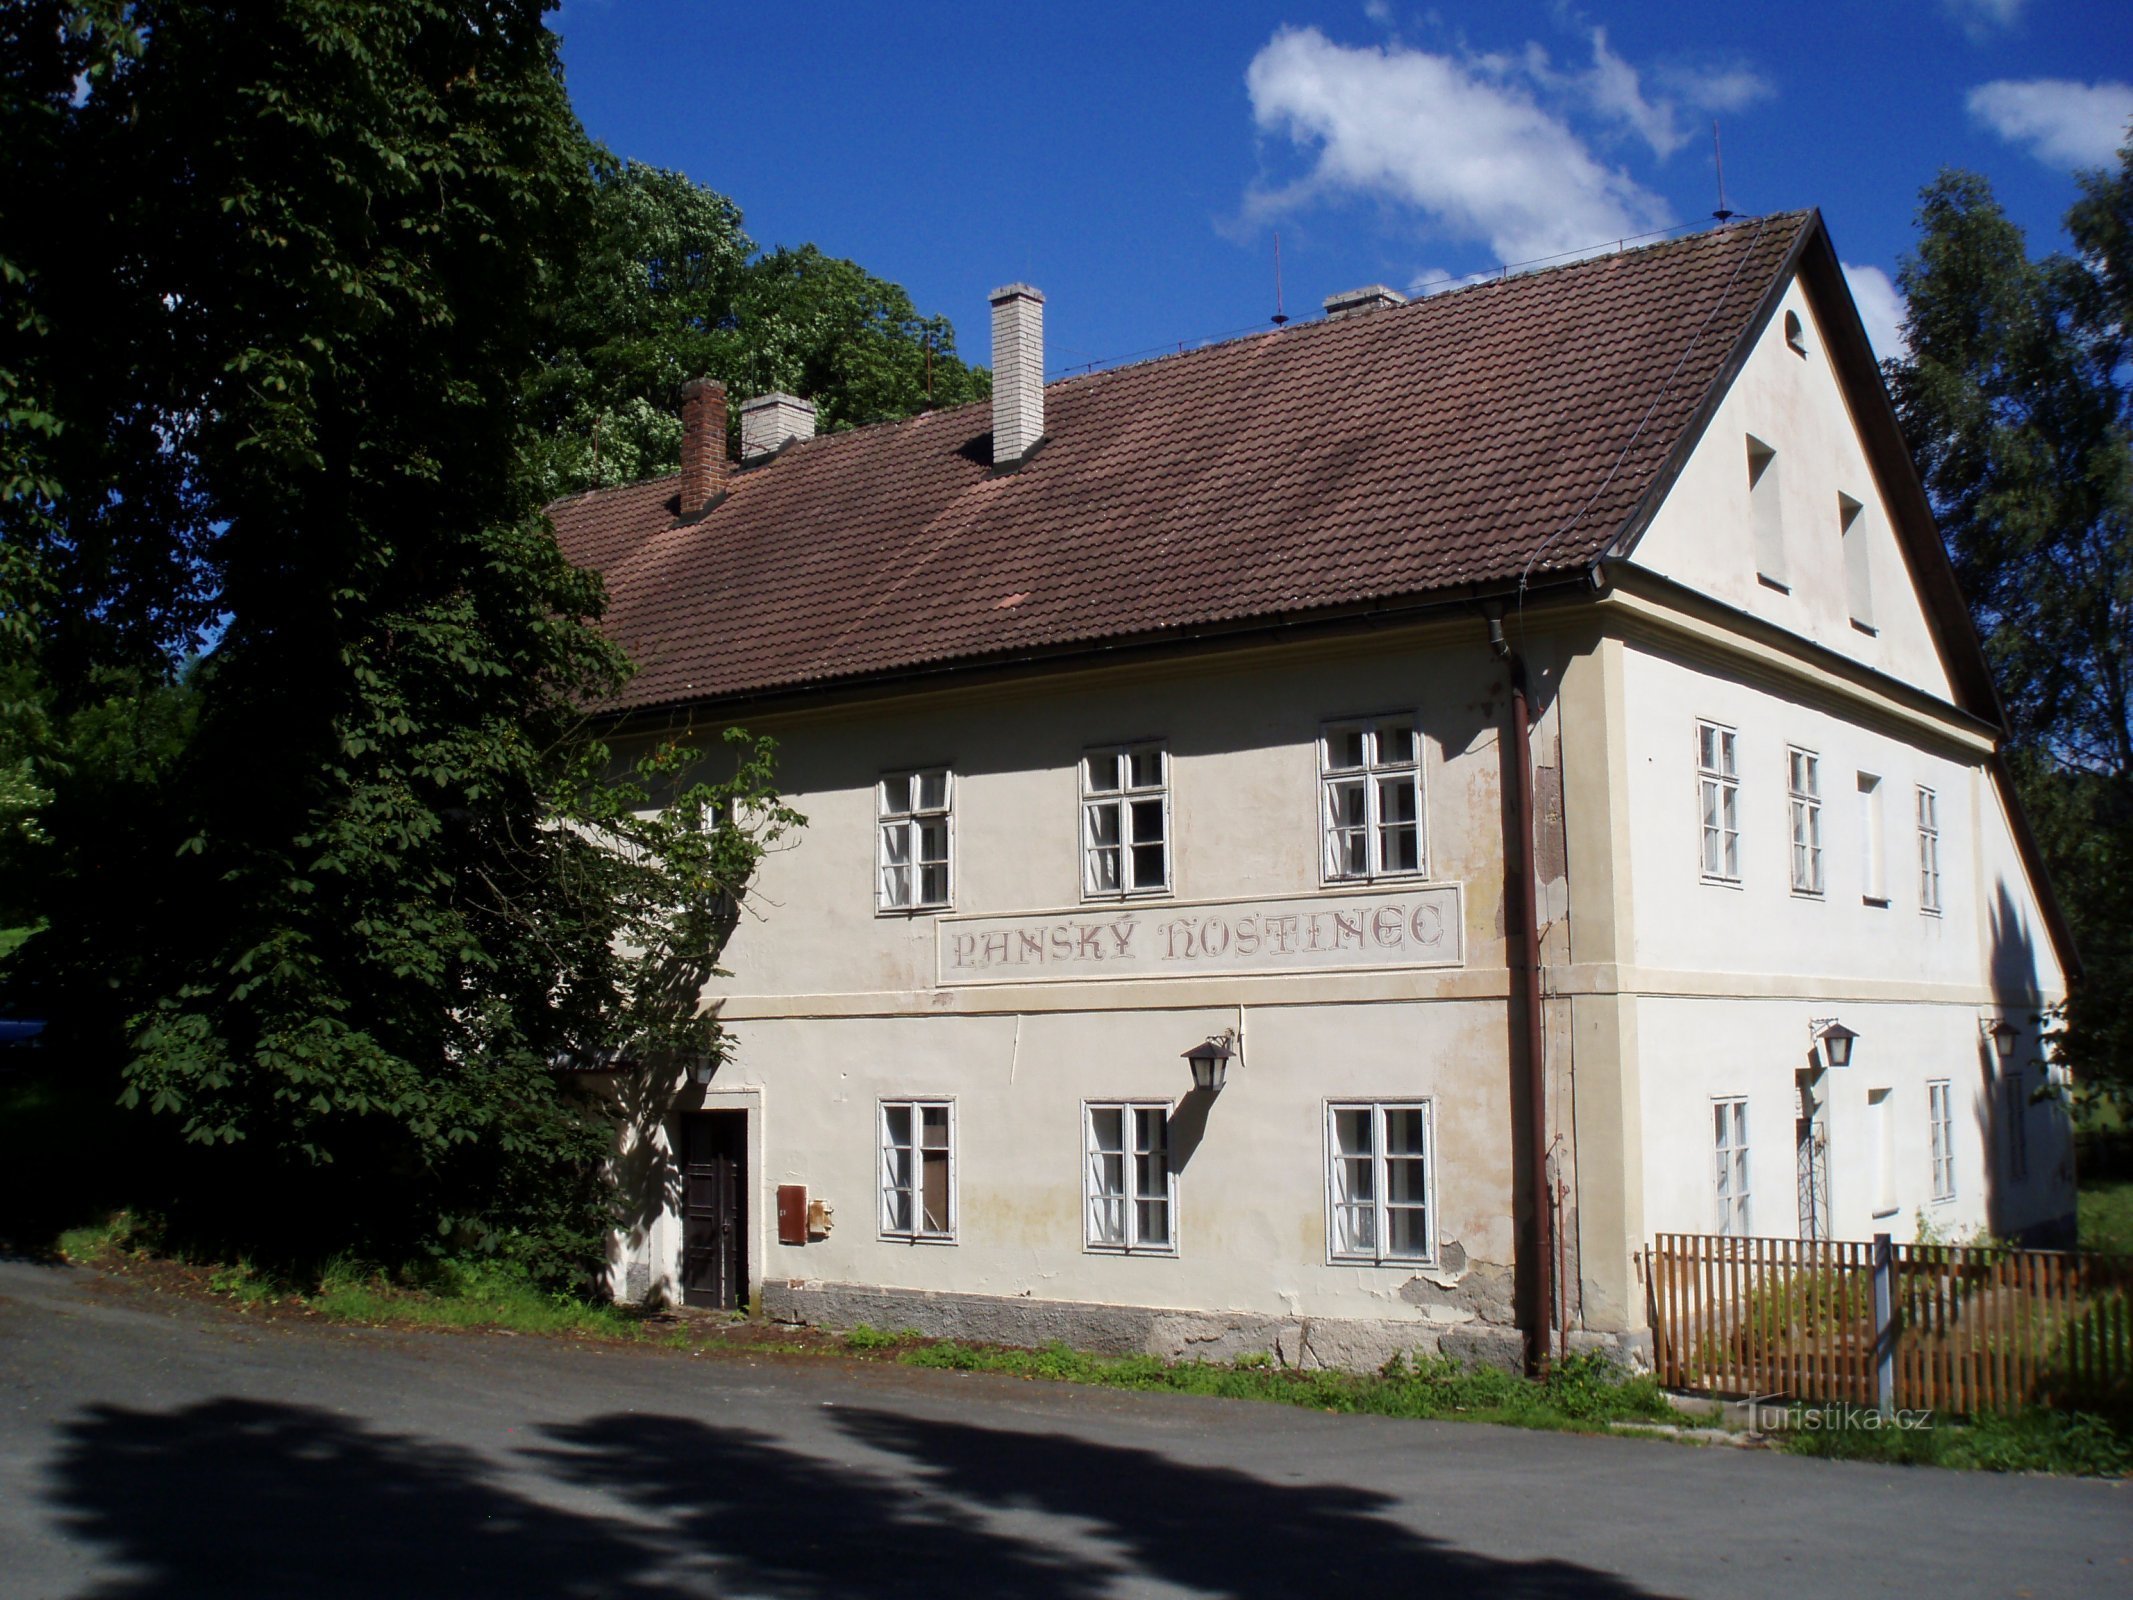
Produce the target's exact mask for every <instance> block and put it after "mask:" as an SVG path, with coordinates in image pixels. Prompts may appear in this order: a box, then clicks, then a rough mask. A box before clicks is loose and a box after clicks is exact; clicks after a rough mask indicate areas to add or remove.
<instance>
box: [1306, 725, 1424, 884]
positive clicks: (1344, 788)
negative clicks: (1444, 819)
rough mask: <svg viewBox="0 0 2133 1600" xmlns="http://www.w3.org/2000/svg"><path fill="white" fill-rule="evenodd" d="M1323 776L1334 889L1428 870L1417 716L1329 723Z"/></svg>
mask: <svg viewBox="0 0 2133 1600" xmlns="http://www.w3.org/2000/svg"><path fill="white" fill-rule="evenodd" d="M1318 773H1319V780H1318V781H1319V820H1320V825H1321V826H1322V828H1323V829H1324V832H1325V851H1324V855H1323V862H1322V865H1323V869H1324V872H1325V877H1326V881H1327V882H1328V883H1334V882H1353V881H1358V880H1368V879H1371V878H1387V877H1413V876H1415V875H1417V874H1419V873H1420V872H1421V871H1422V870H1423V866H1424V863H1425V860H1426V851H1425V849H1424V837H1423V828H1422V741H1421V738H1420V737H1419V735H1418V734H1417V732H1416V719H1415V718H1414V716H1413V715H1412V714H1411V713H1405V712H1402V713H1399V714H1396V715H1392V716H1382V717H1350V718H1346V719H1344V720H1342V721H1338V722H1329V723H1327V724H1326V725H1325V726H1324V727H1323V728H1322V729H1321V730H1320V731H1319V736H1318Z"/></svg>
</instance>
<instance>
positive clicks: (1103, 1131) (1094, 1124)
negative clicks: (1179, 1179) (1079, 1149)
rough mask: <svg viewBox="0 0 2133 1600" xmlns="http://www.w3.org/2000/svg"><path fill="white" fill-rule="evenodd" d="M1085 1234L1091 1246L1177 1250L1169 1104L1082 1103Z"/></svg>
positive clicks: (1160, 1251) (1135, 1250) (1132, 1250)
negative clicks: (1085, 1201)
mask: <svg viewBox="0 0 2133 1600" xmlns="http://www.w3.org/2000/svg"><path fill="white" fill-rule="evenodd" d="M1082 1133H1083V1148H1084V1152H1085V1156H1086V1159H1085V1161H1084V1163H1083V1167H1082V1184H1083V1189H1084V1192H1085V1195H1086V1199H1087V1206H1086V1208H1085V1214H1086V1217H1087V1228H1086V1233H1085V1238H1086V1240H1087V1243H1088V1246H1089V1248H1090V1249H1091V1250H1118V1251H1125V1252H1127V1253H1139V1252H1143V1251H1145V1252H1148V1253H1150V1254H1162V1255H1169V1254H1172V1253H1174V1252H1175V1251H1176V1250H1177V1233H1176V1231H1175V1226H1174V1223H1173V1218H1174V1216H1175V1214H1176V1211H1177V1190H1176V1179H1175V1177H1174V1175H1173V1174H1172V1172H1171V1170H1170V1108H1169V1107H1168V1106H1167V1105H1133V1104H1130V1103H1114V1104H1094V1103H1092V1104H1089V1105H1085V1106H1084V1107H1083V1108H1082Z"/></svg>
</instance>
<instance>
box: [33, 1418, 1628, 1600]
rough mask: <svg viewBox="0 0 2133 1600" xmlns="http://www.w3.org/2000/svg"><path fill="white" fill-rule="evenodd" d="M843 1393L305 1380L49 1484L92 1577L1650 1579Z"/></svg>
mask: <svg viewBox="0 0 2133 1600" xmlns="http://www.w3.org/2000/svg"><path fill="white" fill-rule="evenodd" d="M832 1417H833V1420H834V1421H835V1422H836V1424H837V1427H836V1429H835V1431H834V1432H832V1433H831V1434H830V1435H829V1441H830V1442H829V1446H828V1448H829V1454H828V1455H820V1454H814V1453H810V1452H808V1451H805V1450H801V1449H796V1448H794V1447H793V1446H792V1445H790V1444H788V1443H785V1442H781V1441H780V1440H778V1439H774V1438H772V1437H770V1436H769V1435H767V1434H764V1433H760V1432H756V1431H752V1430H747V1429H739V1428H721V1427H714V1426H710V1425H707V1424H705V1423H702V1422H698V1421H694V1420H689V1419H685V1418H676V1417H659V1416H647V1415H643V1414H617V1415H608V1416H600V1417H594V1418H591V1419H588V1420H586V1421H582V1422H576V1423H570V1424H560V1425H552V1426H550V1427H548V1428H546V1429H544V1430H542V1432H543V1434H544V1435H545V1437H546V1438H547V1440H548V1441H549V1442H548V1443H547V1444H546V1445H544V1446H541V1447H538V1448H532V1449H524V1450H510V1449H509V1448H508V1441H503V1440H501V1439H500V1440H499V1443H500V1444H505V1445H506V1446H507V1448H506V1450H505V1452H504V1453H503V1454H502V1455H501V1456H499V1457H491V1456H488V1455H485V1454H482V1453H477V1452H475V1451H472V1450H468V1449H464V1448H461V1447H459V1446H457V1445H452V1444H447V1443H443V1442H439V1441H436V1440H431V1439H426V1438H423V1437H421V1436H419V1435H416V1434H408V1433H390V1432H386V1431H383V1430H379V1429H373V1428H369V1427H365V1426H363V1425H361V1424H360V1423H356V1422H352V1421H350V1420H349V1419H348V1418H345V1417H341V1416H336V1415H332V1414H330V1413H327V1412H324V1411H320V1410H316V1409H313V1408H310V1407H302V1406H288V1405H275V1404H267V1403H262V1402H257V1401H250V1400H234V1399H223V1400H213V1401H207V1402H203V1403H200V1404H197V1405H193V1406H188V1407H185V1408H183V1409H179V1410H174V1411H167V1412H154V1411H137V1410H127V1409H124V1408H121V1407H116V1406H100V1407H95V1408H92V1409H89V1410H87V1411H85V1412H83V1413H82V1414H81V1415H80V1416H79V1417H78V1418H77V1419H76V1420H75V1422H74V1423H73V1424H72V1425H71V1426H70V1427H69V1429H68V1431H67V1433H66V1436H65V1438H64V1440H63V1444H62V1448H61V1452H60V1455H59V1457H58V1460H57V1463H56V1470H55V1473H54V1477H53V1480H52V1483H51V1486H50V1488H49V1491H48V1494H49V1498H50V1499H51V1500H52V1501H54V1502H56V1503H57V1505H58V1506H59V1507H60V1508H61V1511H62V1514H63V1517H64V1523H63V1525H64V1527H65V1528H66V1530H67V1531H68V1532H69V1533H70V1534H71V1535H72V1536H73V1537H74V1538H75V1539H76V1540H78V1541H80V1542H81V1543H84V1544H86V1545H88V1546H91V1547H92V1549H93V1553H94V1555H95V1556H96V1557H97V1558H99V1562H100V1564H101V1565H104V1566H105V1567H106V1568H107V1570H110V1571H112V1572H114V1573H115V1574H117V1575H116V1576H113V1577H112V1578H111V1579H109V1580H108V1581H107V1582H105V1583H104V1584H103V1585H102V1586H101V1587H99V1588H97V1589H95V1590H93V1591H92V1592H93V1593H95V1594H97V1595H100V1596H103V1597H106V1600H141V1597H146V1596H175V1595H194V1594H200V1595H207V1594H212V1595H217V1596H227V1597H232V1600H236V1597H244V1596H252V1595H269V1594H271V1595H286V1594H294V1593H302V1594H305V1595H309V1596H324V1597H327V1600H338V1597H341V1596H351V1597H352V1596H356V1595H363V1596H370V1595H383V1594H399V1595H453V1596H469V1597H478V1596H488V1595H506V1594H508V1595H511V1596H514V1597H523V1596H527V1595H543V1596H548V1595H554V1596H563V1597H579V1596H586V1597H590V1596H612V1597H615V1600H637V1597H649V1596H653V1595H661V1596H673V1595H677V1594H704V1595H725V1594H750V1595H767V1596H775V1597H779V1600H828V1597H831V1596H836V1597H845V1596H882V1597H904V1596H910V1597H914V1600H915V1597H918V1596H925V1597H927V1600H934V1597H938V1596H942V1595H957V1594H969V1595H975V1596H986V1597H994V1596H997V1597H1002V1600H1097V1597H1099V1596H1104V1595H1109V1594H1113V1593H1116V1592H1118V1591H1119V1590H1120V1588H1122V1587H1124V1586H1126V1585H1128V1584H1130V1583H1131V1581H1132V1580H1134V1579H1140V1580H1143V1581H1145V1580H1147V1579H1158V1580H1161V1581H1163V1582H1165V1583H1167V1584H1169V1585H1172V1586H1175V1587H1176V1588H1178V1589H1180V1590H1182V1591H1185V1592H1188V1593H1194V1594H1205V1595H1221V1596H1232V1597H1236V1600H1275V1597H1277V1596H1278V1597H1280V1600H1293V1597H1295V1596H1298V1595H1313V1594H1325V1593H1335V1592H1347V1591H1351V1590H1353V1591H1358V1592H1361V1591H1363V1590H1364V1588H1365V1586H1369V1587H1372V1588H1374V1587H1377V1586H1378V1585H1379V1584H1382V1583H1385V1582H1397V1583H1398V1584H1399V1586H1400V1587H1401V1589H1402V1590H1404V1591H1409V1592H1415V1593H1420V1594H1426V1595H1428V1596H1430V1597H1431V1600H1464V1597H1468V1596H1473V1597H1480V1596H1484V1595H1486V1596H1491V1597H1504V1600H1586V1597H1591V1600H1640V1597H1642V1596H1643V1595H1644V1593H1645V1592H1644V1591H1642V1590H1639V1589H1637V1588H1635V1587H1633V1586H1631V1585H1629V1584H1627V1583H1624V1582H1622V1581H1620V1580H1618V1579H1616V1578H1613V1577H1611V1576H1609V1575H1607V1574H1604V1573H1599V1572H1594V1571H1591V1570H1589V1569H1586V1568H1583V1567H1578V1566H1575V1565H1571V1564H1568V1563H1564V1562H1554V1561H1541V1562H1518V1561H1503V1560H1498V1559H1495V1558H1492V1557H1487V1556H1482V1555H1477V1554H1475V1553H1473V1552H1470V1551H1466V1550H1462V1549H1460V1548H1458V1547H1457V1546H1455V1545H1453V1544H1450V1543H1448V1542H1446V1541H1443V1540H1439V1539H1435V1538H1432V1537H1428V1536H1425V1535H1423V1534H1420V1533H1417V1532H1415V1531H1414V1530H1412V1529H1411V1528H1408V1527H1406V1526H1403V1525H1402V1523H1401V1522H1400V1521H1398V1520H1395V1518H1394V1517H1393V1516H1392V1515H1390V1514H1389V1513H1391V1512H1392V1511H1393V1510H1394V1502H1392V1501H1391V1500H1390V1499H1389V1498H1388V1497H1386V1496H1384V1495H1382V1494H1379V1493H1376V1492H1373V1491H1370V1490H1362V1489H1352V1488H1345V1487H1338V1486H1331V1485H1324V1484H1280V1483H1273V1482H1268V1481H1266V1480H1263V1479H1261V1478H1258V1477H1254V1476H1252V1475H1251V1474H1249V1473H1245V1472H1241V1471H1237V1470H1234V1469H1231V1468H1226V1467H1208V1466H1204V1465H1196V1464H1192V1463H1189V1462H1180V1461H1178V1460H1175V1459H1172V1458H1171V1457H1169V1456H1167V1455H1163V1454H1159V1453H1156V1452H1153V1451H1147V1450H1139V1449H1131V1448H1126V1447H1122V1446H1116V1445H1109V1444H1102V1443H1097V1442H1093V1441H1091V1440H1087V1439H1083V1438H1077V1437H1075V1436H1073V1435H1070V1434H1063V1433H1052V1432H1024V1431H1018V1430H1014V1429H1005V1428H989V1427H981V1426H975V1425H971V1424H967V1423H962V1422H944V1421H932V1420H923V1419H917V1418H913V1417H908V1416H902V1415H897V1414H893V1413H889V1412H886V1411H880V1410H867V1411H852V1412H846V1411H842V1410H840V1411H837V1412H835V1413H833V1414H832ZM818 1448H821V1446H819V1445H818ZM544 1483H545V1485H546V1486H547V1488H548V1489H549V1490H551V1491H553V1492H543V1484H544ZM603 1498H605V1499H608V1500H609V1501H610V1503H611V1504H612V1507H613V1509H612V1511H611V1512H609V1511H603V1510H601V1509H600V1507H599V1505H598V1502H599V1501H600V1500H601V1499H603ZM1373 1580H1376V1582H1373Z"/></svg>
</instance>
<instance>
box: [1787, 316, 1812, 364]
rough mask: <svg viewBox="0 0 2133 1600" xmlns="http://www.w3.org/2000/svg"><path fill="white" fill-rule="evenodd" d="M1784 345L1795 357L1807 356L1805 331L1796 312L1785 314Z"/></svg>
mask: <svg viewBox="0 0 2133 1600" xmlns="http://www.w3.org/2000/svg"><path fill="white" fill-rule="evenodd" d="M1785 343H1786V345H1787V346H1788V347H1789V348H1790V349H1791V351H1792V353H1793V354H1794V355H1796V356H1804V355H1805V354H1807V330H1806V329H1805V328H1804V327H1802V326H1801V325H1800V314H1799V313H1798V312H1797V311H1788V312H1786V313H1785Z"/></svg>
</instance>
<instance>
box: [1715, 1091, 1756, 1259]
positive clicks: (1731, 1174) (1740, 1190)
mask: <svg viewBox="0 0 2133 1600" xmlns="http://www.w3.org/2000/svg"><path fill="white" fill-rule="evenodd" d="M1711 1125H1712V1134H1713V1145H1714V1148H1715V1151H1716V1154H1717V1157H1718V1173H1717V1177H1718V1231H1719V1232H1720V1233H1721V1234H1724V1235H1726V1236H1727V1237H1729V1238H1745V1237H1746V1236H1747V1233H1748V1101H1747V1098H1746V1097H1745V1096H1734V1097H1731V1098H1729V1099H1724V1100H1713V1101H1712V1102H1711Z"/></svg>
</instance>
